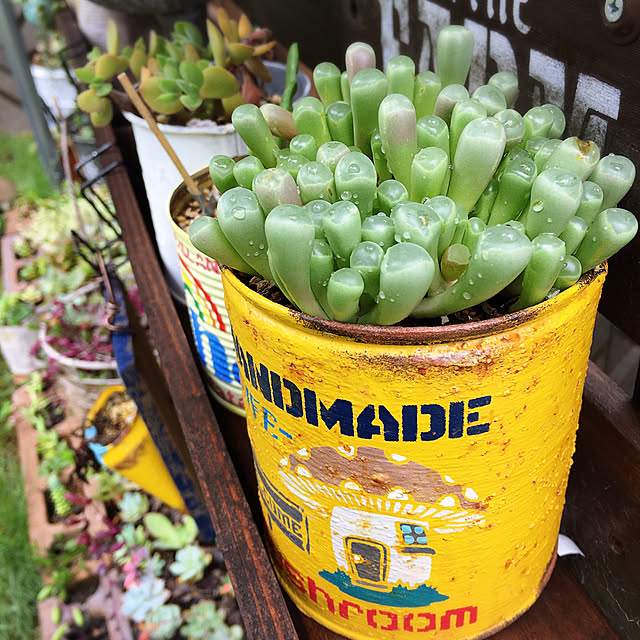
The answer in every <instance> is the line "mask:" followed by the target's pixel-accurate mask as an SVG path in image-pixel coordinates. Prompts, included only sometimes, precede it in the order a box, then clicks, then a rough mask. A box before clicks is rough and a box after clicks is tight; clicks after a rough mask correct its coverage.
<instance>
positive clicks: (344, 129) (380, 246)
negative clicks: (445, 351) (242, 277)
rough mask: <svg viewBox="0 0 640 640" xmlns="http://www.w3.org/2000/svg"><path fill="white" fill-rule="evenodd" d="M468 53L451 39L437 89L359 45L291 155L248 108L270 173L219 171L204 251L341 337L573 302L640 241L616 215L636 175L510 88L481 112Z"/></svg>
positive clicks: (298, 112) (237, 119) (622, 213)
mask: <svg viewBox="0 0 640 640" xmlns="http://www.w3.org/2000/svg"><path fill="white" fill-rule="evenodd" d="M472 51H473V37H472V35H471V32H470V31H469V30H468V29H466V28H465V27H462V26H451V27H447V28H445V29H443V30H442V32H441V34H440V36H439V38H438V43H437V54H438V60H437V63H438V64H437V68H438V74H435V73H433V72H431V71H424V72H422V73H418V75H416V74H415V65H414V64H413V62H412V61H411V60H410V59H408V58H407V57H406V56H396V57H395V58H392V59H391V60H390V61H389V62H388V64H387V68H386V71H385V73H383V72H382V71H380V70H378V69H376V68H375V54H374V52H373V50H372V49H371V47H369V46H368V45H366V44H363V43H354V44H352V45H350V46H349V48H348V49H347V52H346V55H345V63H346V69H347V71H346V72H345V73H341V72H340V70H339V69H338V68H337V67H335V65H333V64H331V63H321V64H320V65H318V67H316V70H315V71H314V78H315V80H316V83H317V86H318V92H319V95H320V99H317V98H311V97H310V98H305V99H304V100H301V101H300V102H298V104H297V105H296V107H295V108H294V111H293V121H294V125H295V129H296V130H297V131H298V135H295V136H293V137H291V135H292V134H293V133H294V131H293V130H292V131H291V135H289V138H290V144H289V149H280V148H279V147H278V145H277V144H276V143H275V141H274V139H273V137H272V135H269V132H270V131H271V133H272V134H273V135H278V136H282V132H283V128H282V124H281V123H279V124H278V126H277V130H276V125H275V124H274V118H271V117H267V118H265V117H264V114H263V113H262V112H261V111H260V110H259V109H257V108H255V107H252V106H250V105H244V106H240V107H238V108H237V109H236V111H235V112H234V114H233V121H234V124H235V125H236V129H237V130H238V133H239V134H240V136H241V137H242V138H243V140H244V141H245V143H246V144H247V146H248V148H249V150H250V152H251V153H252V154H253V155H254V156H255V157H257V158H259V160H260V164H261V165H262V166H263V167H265V169H263V170H262V171H258V172H257V173H255V174H252V175H251V179H250V180H249V179H245V180H239V179H236V178H238V177H239V176H240V173H241V172H240V170H239V169H238V170H236V167H237V165H236V164H235V163H234V161H233V160H232V159H230V158H226V157H223V156H216V158H214V160H213V161H212V164H211V166H210V174H211V178H212V180H213V182H214V185H215V186H216V187H217V189H218V190H219V191H220V193H221V194H222V195H221V197H220V199H219V201H218V205H217V212H216V216H217V217H216V218H214V217H210V216H209V217H201V218H199V219H197V220H195V221H194V222H193V223H192V225H191V228H190V231H189V235H190V238H191V240H192V242H193V244H194V245H195V246H196V247H197V248H198V249H200V250H201V251H202V252H204V253H206V254H208V255H209V256H211V257H213V258H214V259H216V260H218V261H219V262H221V263H222V264H226V265H228V266H230V267H232V268H235V269H238V270H240V271H243V272H245V273H248V274H251V275H256V274H258V275H259V276H261V277H262V278H263V279H265V280H270V281H272V282H274V283H275V284H276V285H277V286H278V287H279V288H280V290H281V291H282V293H283V294H284V296H285V297H286V298H287V299H288V300H289V301H290V302H291V303H292V304H293V305H294V306H295V307H297V308H298V309H300V310H301V311H303V312H305V313H307V314H310V315H314V316H316V317H319V318H328V319H331V320H337V321H340V322H360V323H367V324H379V325H390V324H395V323H397V322H400V321H402V320H403V319H405V318H406V317H407V316H413V317H416V318H437V317H439V316H446V315H449V314H452V313H456V312H458V311H462V310H464V309H467V308H469V307H472V306H474V305H478V304H480V303H482V302H485V301H487V300H489V299H491V298H494V297H496V296H497V298H496V301H497V302H496V303H497V304H498V305H499V307H500V308H501V309H502V310H505V311H509V310H511V311H515V310H519V309H523V308H526V307H529V306H531V305H535V304H537V303H539V302H541V301H543V300H544V299H545V298H546V297H548V296H551V295H554V294H555V293H557V292H559V291H561V290H563V289H565V288H567V287H568V286H571V285H572V284H573V283H575V282H576V281H577V280H578V278H579V277H580V275H581V274H582V273H585V272H586V271H589V270H590V269H592V268H593V267H595V266H597V265H598V264H600V263H601V262H603V261H604V260H606V259H608V258H609V257H611V256H612V255H613V254H614V253H615V252H616V251H618V250H619V249H621V248H622V247H623V246H624V245H625V244H627V243H628V242H629V241H630V240H631V239H632V238H633V237H634V235H635V234H636V232H637V227H638V224H637V221H636V218H635V217H634V216H633V215H632V214H631V213H630V212H628V211H626V210H625V209H621V208H619V207H618V203H619V201H620V200H621V199H622V198H623V197H624V195H625V194H626V193H627V191H628V190H629V188H630V187H631V184H632V183H633V180H634V179H635V167H634V165H633V163H632V162H631V161H630V160H628V159H627V158H624V157H621V156H612V155H609V156H605V157H601V153H600V150H599V149H598V147H597V145H596V144H595V143H594V142H592V141H583V140H579V139H578V138H575V137H569V138H567V139H565V140H561V139H560V137H561V135H562V134H563V132H564V128H565V124H566V121H565V117H564V114H563V113H562V111H561V110H560V109H559V108H558V107H556V106H555V105H551V104H546V105H541V106H536V107H533V108H531V109H529V110H528V111H527V112H526V113H524V114H523V115H521V114H519V113H518V112H517V111H515V110H514V109H512V108H511V105H512V104H513V102H514V100H515V97H516V95H517V79H516V78H515V76H514V75H513V74H509V73H504V72H501V73H499V74H496V75H495V76H492V77H491V78H490V79H489V82H488V83H487V84H486V85H483V86H482V87H479V88H478V89H476V90H475V91H474V92H473V94H472V95H471V96H470V95H469V93H468V91H467V89H466V88H465V86H464V82H465V79H466V77H467V74H468V71H469V65H470V63H471V54H472ZM354 142H355V146H354ZM331 145H333V147H332V146H331ZM293 156H295V157H296V160H297V161H296V163H295V166H294V165H293V164H292V163H291V158H292V157H293ZM241 162H243V161H241ZM253 162H254V164H255V161H253ZM232 178H233V179H232ZM296 186H297V189H296ZM243 263H245V264H246V265H247V267H243Z"/></svg>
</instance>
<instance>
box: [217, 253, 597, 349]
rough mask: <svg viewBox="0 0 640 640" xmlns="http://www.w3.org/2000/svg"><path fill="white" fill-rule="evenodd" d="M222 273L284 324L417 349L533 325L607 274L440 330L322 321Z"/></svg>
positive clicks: (593, 274) (224, 271)
mask: <svg viewBox="0 0 640 640" xmlns="http://www.w3.org/2000/svg"><path fill="white" fill-rule="evenodd" d="M221 271H222V281H223V284H224V283H227V285H228V286H232V287H234V288H235V289H236V290H237V291H238V292H239V293H240V294H241V295H242V296H243V297H245V298H247V299H249V300H250V301H251V302H252V303H254V304H256V305H258V306H260V307H262V309H263V310H264V311H265V312H267V313H269V314H271V315H272V316H275V317H278V318H279V319H280V320H282V321H286V320H292V321H294V322H296V323H299V324H301V325H303V326H304V327H306V328H307V329H309V330H310V331H317V332H320V333H327V334H330V335H334V336H339V337H344V338H349V339H352V340H354V341H356V342H364V343H368V344H377V345H383V344H395V345H418V344H437V343H444V342H460V341H464V340H469V339H472V338H478V337H484V336H489V335H494V334H496V333H502V332H505V331H508V330H510V329H513V328H515V327H519V326H522V325H524V324H526V323H528V322H531V321H533V320H534V319H535V318H537V317H539V316H540V315H544V314H547V313H551V312H552V310H554V309H555V308H556V307H557V306H558V305H564V304H567V303H568V302H569V300H570V299H571V298H573V297H574V296H576V295H579V293H580V292H581V291H582V290H583V289H584V288H585V287H587V286H589V285H590V284H591V283H592V282H594V281H595V280H596V279H597V277H598V276H600V275H601V274H603V273H606V263H603V264H602V265H600V266H599V267H597V268H595V269H593V270H591V271H589V272H588V273H586V274H585V275H584V276H582V278H581V279H580V280H579V281H578V283H577V284H575V285H574V286H573V287H571V288H570V289H567V290H566V291H563V292H562V293H560V294H558V295H557V296H555V297H554V298H552V299H550V300H547V301H545V302H542V303H540V304H538V305H536V306H534V307H529V308H527V309H523V310H522V311H517V312H516V313H509V314H506V315H504V316H500V317H498V318H491V319H489V320H480V321H477V322H467V323H464V324H457V325H444V326H440V327H398V326H392V327H382V326H375V325H364V324H348V323H344V322H336V321H335V320H322V319H320V318H315V317H313V316H309V315H307V314H305V313H302V312H301V311H295V310H292V309H287V308H286V307H283V306H282V305H279V304H277V303H275V302H272V301H270V300H267V299H266V298H264V297H263V296H261V295H260V294H258V293H256V292H255V291H253V290H252V289H250V288H249V287H247V286H246V285H245V284H243V283H242V282H241V281H240V280H239V279H238V278H237V277H236V276H235V275H234V273H233V271H232V270H231V269H229V268H227V267H224V266H223V267H222V268H221Z"/></svg>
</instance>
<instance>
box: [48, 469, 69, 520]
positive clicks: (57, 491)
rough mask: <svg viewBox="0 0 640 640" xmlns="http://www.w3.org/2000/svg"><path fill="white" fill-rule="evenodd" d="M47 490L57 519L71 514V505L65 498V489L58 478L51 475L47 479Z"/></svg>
mask: <svg viewBox="0 0 640 640" xmlns="http://www.w3.org/2000/svg"><path fill="white" fill-rule="evenodd" d="M47 489H49V495H50V496H51V502H52V503H53V508H54V509H55V512H56V515H57V516H58V517H59V518H66V517H67V516H68V515H69V514H70V513H71V509H72V507H73V503H71V502H69V500H67V498H66V497H65V494H66V492H67V489H66V487H65V486H64V485H63V484H62V482H61V481H60V478H58V476H56V475H54V474H51V475H50V476H49V478H48V479H47Z"/></svg>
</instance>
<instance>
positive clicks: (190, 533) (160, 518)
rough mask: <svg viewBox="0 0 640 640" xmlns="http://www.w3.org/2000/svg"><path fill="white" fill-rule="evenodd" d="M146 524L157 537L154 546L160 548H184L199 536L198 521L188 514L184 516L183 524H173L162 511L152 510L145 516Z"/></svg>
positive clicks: (148, 529) (149, 530)
mask: <svg viewBox="0 0 640 640" xmlns="http://www.w3.org/2000/svg"><path fill="white" fill-rule="evenodd" d="M144 526H145V527H146V528H147V531H148V532H149V533H150V534H151V535H152V536H153V537H154V538H156V540H155V541H154V543H153V546H154V547H156V548H158V549H182V547H184V546H186V545H189V544H191V543H193V541H194V540H195V539H196V538H197V537H198V526H197V525H196V521H195V520H194V519H193V518H192V517H191V516H188V515H185V516H183V518H182V524H173V523H172V522H171V520H169V518H167V516H165V515H163V514H162V513H156V512H151V513H147V514H146V515H145V516H144Z"/></svg>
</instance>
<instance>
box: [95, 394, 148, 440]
mask: <svg viewBox="0 0 640 640" xmlns="http://www.w3.org/2000/svg"><path fill="white" fill-rule="evenodd" d="M137 412H138V409H137V407H136V405H135V403H134V401H133V400H132V399H131V398H130V397H129V395H128V394H127V392H126V391H116V392H115V393H113V394H111V396H110V397H109V399H108V400H107V401H106V403H105V405H104V407H102V408H101V409H100V410H99V411H98V412H97V413H96V415H95V416H94V417H93V419H92V421H91V422H92V424H93V426H94V427H95V428H96V431H97V435H96V437H95V441H96V442H98V443H99V444H101V445H104V446H106V445H109V444H113V443H114V442H115V441H116V440H117V439H118V438H119V437H120V435H121V434H123V433H125V431H126V430H127V429H128V428H129V427H130V426H131V423H132V421H133V419H134V418H135V416H136V414H137Z"/></svg>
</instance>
